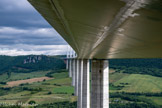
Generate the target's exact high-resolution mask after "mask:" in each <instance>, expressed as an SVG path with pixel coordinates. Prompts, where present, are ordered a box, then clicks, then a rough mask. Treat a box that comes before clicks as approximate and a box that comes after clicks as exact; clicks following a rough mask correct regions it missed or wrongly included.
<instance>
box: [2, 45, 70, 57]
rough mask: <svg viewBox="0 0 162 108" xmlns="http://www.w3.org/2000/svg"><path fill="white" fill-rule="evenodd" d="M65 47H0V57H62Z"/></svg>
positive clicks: (65, 50)
mask: <svg viewBox="0 0 162 108" xmlns="http://www.w3.org/2000/svg"><path fill="white" fill-rule="evenodd" d="M67 47H68V46H67V45H25V44H17V45H13V46H8V45H1V46H0V55H9V56H17V55H30V54H34V55H40V54H43V55H63V54H66V52H67Z"/></svg>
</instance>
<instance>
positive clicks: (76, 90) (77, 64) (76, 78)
mask: <svg viewBox="0 0 162 108" xmlns="http://www.w3.org/2000/svg"><path fill="white" fill-rule="evenodd" d="M78 73H79V60H77V59H75V96H78Z"/></svg>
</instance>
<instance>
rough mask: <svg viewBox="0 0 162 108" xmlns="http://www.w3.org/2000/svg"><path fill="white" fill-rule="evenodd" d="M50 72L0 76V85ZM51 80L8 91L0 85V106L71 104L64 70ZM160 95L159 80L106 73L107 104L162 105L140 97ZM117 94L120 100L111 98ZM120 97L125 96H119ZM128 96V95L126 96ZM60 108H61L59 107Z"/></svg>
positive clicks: (71, 89) (70, 89)
mask: <svg viewBox="0 0 162 108" xmlns="http://www.w3.org/2000/svg"><path fill="white" fill-rule="evenodd" d="M49 72H51V71H37V72H31V73H12V75H11V77H10V78H8V77H7V74H3V75H0V81H6V82H8V81H15V80H17V81H18V80H24V79H32V78H39V77H44V76H45V75H46V74H47V73H49ZM50 75H51V77H52V78H53V79H50V80H43V81H38V82H34V83H31V84H29V83H25V84H20V85H19V86H15V87H12V88H5V89H4V88H3V87H4V86H5V85H3V84H1V85H0V88H1V89H0V102H6V103H18V102H22V103H29V102H30V101H35V102H36V103H37V104H39V105H46V104H49V103H55V102H65V101H69V102H75V101H77V97H76V96H74V95H73V94H74V87H72V86H71V78H69V77H68V72H67V71H66V70H61V71H59V72H58V73H51V74H50ZM160 92H162V78H161V77H155V76H151V75H142V74H127V73H123V72H122V71H115V70H113V69H111V72H110V102H111V103H118V104H119V103H122V104H123V103H133V102H135V101H133V100H131V101H130V100H128V99H126V98H125V97H123V96H124V95H126V96H127V97H133V99H134V97H135V98H138V100H141V99H142V100H145V101H139V102H138V101H137V102H138V103H145V102H146V103H149V104H150V103H152V104H156V105H162V103H161V102H162V97H159V96H146V95H145V94H144V93H160ZM113 93H114V94H116V93H119V95H120V96H117V97H112V95H113ZM120 93H125V94H124V95H123V94H120ZM128 93H129V94H128ZM131 93H142V94H140V95H134V94H133V95H132V94H131ZM61 108H62V107H61Z"/></svg>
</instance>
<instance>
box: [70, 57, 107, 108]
mask: <svg viewBox="0 0 162 108" xmlns="http://www.w3.org/2000/svg"><path fill="white" fill-rule="evenodd" d="M91 64H92V66H91V67H92V69H91V71H92V72H91V84H90V62H89V60H87V59H83V60H80V59H79V60H77V59H72V65H71V66H72V69H73V71H72V84H73V86H74V87H75V96H78V98H77V99H78V103H77V108H109V66H108V60H92V63H91ZM90 85H91V90H90ZM90 95H91V96H90Z"/></svg>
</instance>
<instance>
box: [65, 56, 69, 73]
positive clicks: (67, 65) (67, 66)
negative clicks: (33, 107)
mask: <svg viewBox="0 0 162 108" xmlns="http://www.w3.org/2000/svg"><path fill="white" fill-rule="evenodd" d="M66 70H69V59H68V58H67V59H66Z"/></svg>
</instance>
